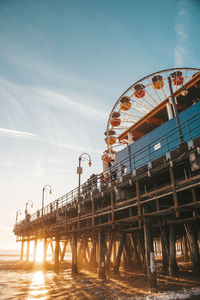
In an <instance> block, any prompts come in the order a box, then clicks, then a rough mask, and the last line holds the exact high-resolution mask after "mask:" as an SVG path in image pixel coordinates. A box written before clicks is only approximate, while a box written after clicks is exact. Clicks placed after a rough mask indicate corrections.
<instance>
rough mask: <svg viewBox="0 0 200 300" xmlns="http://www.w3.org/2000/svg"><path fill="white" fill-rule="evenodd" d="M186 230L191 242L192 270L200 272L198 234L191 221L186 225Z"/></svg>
mask: <svg viewBox="0 0 200 300" xmlns="http://www.w3.org/2000/svg"><path fill="white" fill-rule="evenodd" d="M185 230H186V233H187V237H188V240H189V243H190V254H191V260H192V270H193V272H194V273H197V274H200V256H199V247H198V243H197V234H196V232H195V227H194V225H193V224H192V223H191V222H190V223H187V224H186V225H185Z"/></svg>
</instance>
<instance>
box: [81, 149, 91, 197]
mask: <svg viewBox="0 0 200 300" xmlns="http://www.w3.org/2000/svg"><path fill="white" fill-rule="evenodd" d="M84 155H86V156H88V158H86V157H84ZM81 160H88V166H89V167H91V166H92V161H91V157H90V155H89V154H88V153H82V154H81V155H80V156H79V158H78V162H79V163H78V167H77V174H78V194H79V195H80V188H81V174H82V173H83V169H82V167H81Z"/></svg>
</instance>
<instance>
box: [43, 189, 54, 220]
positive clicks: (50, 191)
mask: <svg viewBox="0 0 200 300" xmlns="http://www.w3.org/2000/svg"><path fill="white" fill-rule="evenodd" d="M47 188H48V189H49V194H50V195H51V194H52V190H51V186H50V185H49V184H46V185H45V186H44V187H43V189H42V218H43V210H44V192H45V190H46V189H47Z"/></svg>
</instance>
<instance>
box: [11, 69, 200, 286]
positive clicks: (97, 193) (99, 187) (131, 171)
mask: <svg viewBox="0 0 200 300" xmlns="http://www.w3.org/2000/svg"><path fill="white" fill-rule="evenodd" d="M198 80H199V75H198V77H195V80H193V79H192V83H191V82H190V87H191V86H192V85H194V84H196V82H198ZM187 88H188V86H187ZM177 97H178V94H177ZM168 100H169V99H168ZM188 101H189V100H188ZM166 103H167V100H165V106H166ZM162 105H163V104H162ZM162 105H161V106H160V107H161V109H162ZM198 105H199V103H198V104H197V106H196V107H199V106H198ZM177 106H178V105H177ZM188 107H189V106H188ZM160 112H161V110H160ZM156 113H158V112H157V111H156ZM160 114H161V113H160ZM151 118H152V119H153V120H154V125H155V123H156V122H158V118H157V119H156V118H155V117H152V116H151ZM156 120H157V121H156ZM199 124H200V112H199V111H198V110H197V112H196V113H195V114H193V115H192V116H191V117H190V118H188V119H187V120H184V121H182V123H181V130H182V131H183V136H182V138H181V139H180V126H179V124H178V125H176V126H175V127H174V128H172V129H170V130H169V131H166V132H163V135H162V136H159V141H157V142H155V141H151V142H149V143H148V144H147V145H144V147H143V148H141V149H140V151H139V152H138V153H134V154H131V153H130V152H129V155H128V156H127V157H126V158H125V159H124V160H122V161H120V162H118V163H117V164H115V165H114V166H110V167H109V168H107V169H106V170H105V171H104V172H102V173H100V174H97V175H96V176H94V177H93V178H91V179H90V180H88V181H87V182H85V183H83V184H82V185H80V186H79V187H77V188H76V189H74V190H72V191H70V192H69V193H67V194H65V195H63V196H62V197H60V198H59V199H56V200H55V201H53V202H52V203H50V204H48V205H46V206H44V207H42V209H41V210H38V211H37V212H35V213H34V214H32V215H31V216H27V218H26V219H24V220H22V221H20V222H18V223H16V225H15V227H14V234H15V235H16V236H17V240H18V241H19V242H21V259H23V258H24V256H25V255H24V245H25V243H26V244H27V247H26V261H29V244H30V241H34V245H35V246H34V258H35V253H36V248H37V242H38V241H39V240H40V241H43V250H44V255H43V262H44V264H45V262H46V255H47V248H48V247H49V248H51V251H52V259H53V261H54V270H55V272H56V273H59V268H60V263H61V262H62V261H63V260H64V257H65V252H66V249H67V247H70V251H71V254H72V262H71V271H72V273H73V274H77V273H78V270H79V268H80V267H81V268H86V269H87V268H92V267H97V270H98V278H100V279H106V278H107V276H109V274H110V272H114V273H118V272H120V267H124V268H125V269H131V270H134V269H137V270H140V271H142V272H143V273H144V274H146V278H147V285H148V288H149V289H156V286H157V276H156V266H157V260H158V259H159V260H161V262H162V269H163V273H165V274H168V275H169V276H176V274H178V272H179V269H178V263H177V258H178V256H180V255H181V256H182V257H183V258H184V260H185V261H188V260H190V261H191V263H192V271H193V272H194V273H195V274H197V275H199V276H200V254H199V248H200V196H199V195H200V127H199ZM157 125H159V124H157ZM135 132H136V131H135ZM138 132H139V131H138V129H137V133H138ZM181 134H182V133H181ZM161 143H162V145H164V146H162V147H160V144H161ZM152 146H153V147H154V150H158V151H157V152H156V153H157V154H155V151H154V152H151V149H152ZM128 147H129V146H128ZM128 147H127V148H128ZM155 147H157V148H155ZM146 153H148V155H146ZM147 156H148V159H146V157H147ZM144 157H145V159H144ZM61 245H62V247H61Z"/></svg>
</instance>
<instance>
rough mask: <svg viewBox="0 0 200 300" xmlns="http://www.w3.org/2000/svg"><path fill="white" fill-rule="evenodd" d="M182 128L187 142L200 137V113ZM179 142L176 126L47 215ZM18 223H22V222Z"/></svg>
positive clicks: (51, 207)
mask: <svg viewBox="0 0 200 300" xmlns="http://www.w3.org/2000/svg"><path fill="white" fill-rule="evenodd" d="M181 128H182V132H183V138H184V142H188V141H190V140H194V139H195V138H197V137H200V113H198V114H196V115H194V116H192V117H191V118H189V119H187V120H186V121H184V122H182V123H181ZM179 144H180V137H179V131H178V127H177V126H175V127H174V128H173V129H171V130H170V131H168V132H166V133H165V134H163V135H162V136H159V137H158V138H157V139H155V140H153V141H152V142H151V143H149V144H148V145H145V146H144V147H143V148H141V149H140V150H138V151H136V152H135V153H133V154H130V155H128V156H127V157H126V158H124V159H123V160H121V161H120V162H119V163H116V164H115V165H113V166H111V167H110V168H108V170H106V171H105V172H102V173H100V174H97V175H94V176H93V177H91V178H90V179H88V180H87V181H86V182H84V183H83V184H82V185H81V186H80V194H79V189H78V187H76V188H75V189H73V190H72V191H70V192H68V193H67V194H65V195H63V196H62V197H60V198H58V199H56V200H54V201H53V202H51V203H50V204H48V205H46V206H45V207H44V208H43V217H44V218H45V216H47V215H48V214H52V213H56V212H57V211H58V210H59V209H61V210H62V209H63V208H66V206H67V204H68V203H73V201H77V200H78V198H79V197H80V196H81V197H83V199H84V197H85V196H86V195H87V194H89V193H92V192H93V191H94V190H97V189H98V190H102V188H103V187H105V186H109V184H110V183H111V182H113V181H115V180H116V179H117V178H122V177H123V176H124V175H126V174H129V173H133V174H134V175H135V171H136V170H137V169H138V168H140V167H142V166H145V165H151V163H152V162H153V161H155V160H156V159H158V158H160V157H161V156H163V155H166V153H167V152H171V151H173V150H175V149H177V148H178V147H179ZM41 217H42V209H40V210H38V211H37V212H35V213H34V214H32V215H31V218H30V221H34V220H36V219H38V218H41ZM21 222H23V221H21ZM18 224H20V222H19V223H18Z"/></svg>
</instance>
